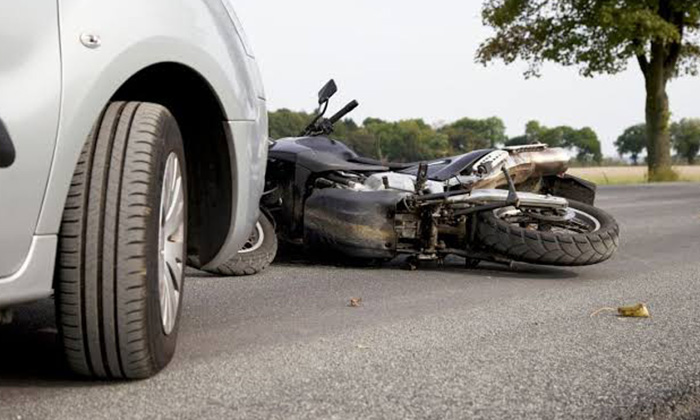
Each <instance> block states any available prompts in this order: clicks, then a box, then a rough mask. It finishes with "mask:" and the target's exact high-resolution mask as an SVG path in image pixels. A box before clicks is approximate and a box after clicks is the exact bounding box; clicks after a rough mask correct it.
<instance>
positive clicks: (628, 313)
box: [591, 303, 651, 318]
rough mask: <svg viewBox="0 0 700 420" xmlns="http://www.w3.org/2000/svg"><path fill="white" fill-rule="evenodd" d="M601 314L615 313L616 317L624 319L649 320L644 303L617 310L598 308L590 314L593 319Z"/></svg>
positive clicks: (621, 307) (647, 310) (647, 309)
mask: <svg viewBox="0 0 700 420" xmlns="http://www.w3.org/2000/svg"><path fill="white" fill-rule="evenodd" d="M602 312H617V314H618V316H621V317H625V318H650V317H651V314H650V313H649V308H648V307H647V305H646V304H644V303H638V304H636V305H634V306H620V307H619V308H600V309H598V310H597V311H595V312H593V313H592V314H591V317H594V316H596V315H598V314H600V313H602Z"/></svg>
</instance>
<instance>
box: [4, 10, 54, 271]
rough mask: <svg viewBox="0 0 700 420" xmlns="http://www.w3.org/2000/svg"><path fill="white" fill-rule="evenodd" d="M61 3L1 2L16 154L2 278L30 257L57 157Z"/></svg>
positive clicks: (8, 182)
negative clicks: (58, 4)
mask: <svg viewBox="0 0 700 420" xmlns="http://www.w3.org/2000/svg"><path fill="white" fill-rule="evenodd" d="M57 19H58V11H57V8H56V1H55V0H37V1H32V2H0V75H2V77H0V118H1V119H2V121H3V123H4V125H5V128H6V130H7V132H8V133H9V136H10V138H12V140H13V145H14V148H15V150H16V159H15V161H14V163H13V164H12V166H10V167H8V168H3V169H1V170H0V215H1V217H0V235H1V236H0V237H1V240H0V277H5V276H8V275H10V274H12V273H14V272H16V271H17V270H19V269H20V267H21V266H22V263H23V261H24V260H25V257H26V255H27V253H28V252H29V249H30V246H31V243H32V236H33V235H34V231H35V229H36V224H37V219H38V218H39V210H40V209H41V204H42V201H43V198H44V190H45V188H46V181H47V179H48V176H49V168H50V165H51V159H52V157H53V152H54V142H55V140H56V130H57V128H58V116H59V105H60V97H61V57H60V50H59V32H58V20H57Z"/></svg>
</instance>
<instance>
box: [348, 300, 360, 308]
mask: <svg viewBox="0 0 700 420" xmlns="http://www.w3.org/2000/svg"><path fill="white" fill-rule="evenodd" d="M360 303H362V298H352V299H350V307H352V308H357V307H358V306H360Z"/></svg>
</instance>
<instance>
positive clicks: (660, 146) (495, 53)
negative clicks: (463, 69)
mask: <svg viewBox="0 0 700 420" xmlns="http://www.w3.org/2000/svg"><path fill="white" fill-rule="evenodd" d="M482 16H483V20H484V23H485V24H486V25H488V26H491V27H492V28H494V30H495V34H494V35H493V36H492V37H490V38H488V39H487V40H486V41H485V42H484V43H482V44H481V46H480V47H479V50H478V52H477V60H478V61H480V62H482V63H484V64H486V63H488V62H490V61H493V60H503V61H504V62H505V63H506V64H510V63H513V62H514V61H516V60H518V59H522V60H525V61H526V62H527V63H528V64H529V66H528V69H527V71H526V72H525V75H526V76H528V77H529V76H533V75H534V76H537V75H539V72H540V68H541V66H542V64H543V63H544V62H553V63H558V64H561V65H564V66H577V67H578V68H579V70H580V72H581V74H582V75H584V76H587V77H591V76H594V75H596V74H616V73H619V72H621V71H623V70H625V69H626V68H627V65H628V64H629V62H630V60H631V59H636V61H637V63H638V64H639V68H640V70H641V71H642V74H643V75H644V79H645V84H644V85H645V89H646V94H647V98H646V124H647V127H648V130H647V152H648V153H647V154H648V159H647V160H648V165H649V172H650V173H659V174H661V173H667V172H670V171H671V143H670V129H669V121H670V111H669V110H670V106H669V101H668V95H667V93H666V86H667V83H668V81H669V80H670V79H671V78H673V77H675V76H678V75H681V74H697V73H698V63H699V62H700V1H698V0H484V8H483V12H482Z"/></svg>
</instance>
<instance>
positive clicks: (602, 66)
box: [477, 0, 700, 76]
mask: <svg viewBox="0 0 700 420" xmlns="http://www.w3.org/2000/svg"><path fill="white" fill-rule="evenodd" d="M482 17H483V20H484V23H485V24H486V25H488V26H491V27H493V28H494V29H495V31H496V34H495V35H494V36H492V37H491V38H489V39H487V40H486V42H484V43H483V44H482V45H481V47H480V48H479V51H478V53H477V58H478V60H479V61H481V62H483V63H487V62H489V61H492V60H494V59H501V60H503V61H504V62H506V63H508V64H509V63H512V62H514V61H515V60H516V59H519V58H521V59H524V60H525V61H527V62H528V64H529V68H528V70H527V73H526V74H527V75H529V76H531V75H538V74H539V70H540V67H541V65H542V63H543V62H545V61H550V62H555V63H559V64H563V65H565V66H579V68H580V70H581V73H582V74H583V75H585V76H592V75H595V74H601V73H607V74H615V73H619V72H621V71H623V70H625V68H626V67H627V64H628V63H629V60H630V59H631V58H635V57H639V58H641V57H642V56H644V57H645V60H646V61H647V62H648V61H650V59H648V58H646V56H647V55H649V54H652V55H653V54H654V52H653V51H652V49H653V45H652V44H659V45H662V46H665V47H666V48H665V49H666V50H667V51H665V52H664V54H665V55H666V56H667V57H668V58H671V59H672V61H673V63H672V64H674V66H673V67H674V68H673V69H672V71H674V70H675V64H676V63H675V62H676V61H678V60H680V61H681V62H682V65H681V69H682V70H684V71H685V72H689V73H695V72H696V71H697V59H698V57H700V43H698V39H697V36H696V35H697V32H698V22H699V21H700V2H698V1H694V0H644V1H641V0H616V1H611V0H588V1H581V0H556V1H553V0H486V1H485V3H484V9H483V12H482ZM651 61H653V57H652V59H651ZM669 64H671V63H669Z"/></svg>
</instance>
